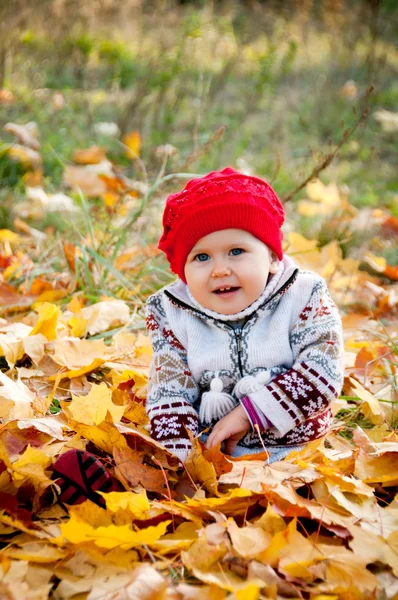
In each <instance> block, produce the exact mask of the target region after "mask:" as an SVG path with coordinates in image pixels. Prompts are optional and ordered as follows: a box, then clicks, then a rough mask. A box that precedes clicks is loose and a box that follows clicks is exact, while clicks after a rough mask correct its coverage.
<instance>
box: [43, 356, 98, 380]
mask: <svg viewBox="0 0 398 600" xmlns="http://www.w3.org/2000/svg"><path fill="white" fill-rule="evenodd" d="M103 363H104V360H102V359H101V358H96V359H95V360H93V362H92V363H91V364H89V365H87V366H86V367H82V368H81V369H72V370H70V371H65V373H62V379H75V378H76V377H80V376H81V375H85V374H86V373H91V371H95V370H96V369H98V367H100V366H101V365H102V364H103ZM57 376H58V375H51V376H50V377H48V381H54V380H55V379H56V378H57Z"/></svg>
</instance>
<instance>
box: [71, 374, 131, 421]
mask: <svg viewBox="0 0 398 600" xmlns="http://www.w3.org/2000/svg"><path fill="white" fill-rule="evenodd" d="M64 408H65V412H66V413H67V414H68V415H70V418H71V419H73V420H74V421H77V422H78V423H81V424H83V425H89V426H91V425H100V424H101V423H102V422H103V421H105V419H106V416H107V413H109V414H110V416H111V419H112V421H113V423H116V422H117V421H120V419H121V418H122V416H123V413H124V406H116V404H113V402H112V391H111V390H110V389H109V388H108V386H107V385H106V383H100V384H99V385H93V386H92V387H91V390H90V392H89V393H88V394H87V396H75V395H74V394H72V402H70V403H69V404H68V405H64Z"/></svg>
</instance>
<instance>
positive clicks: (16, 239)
mask: <svg viewBox="0 0 398 600" xmlns="http://www.w3.org/2000/svg"><path fill="white" fill-rule="evenodd" d="M0 242H9V243H10V244H16V245H17V244H20V243H21V238H20V236H19V235H18V234H17V233H14V231H10V230H9V229H0Z"/></svg>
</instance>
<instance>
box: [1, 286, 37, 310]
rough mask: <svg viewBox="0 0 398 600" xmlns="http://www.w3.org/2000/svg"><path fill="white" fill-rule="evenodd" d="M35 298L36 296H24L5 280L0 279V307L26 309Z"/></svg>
mask: <svg viewBox="0 0 398 600" xmlns="http://www.w3.org/2000/svg"><path fill="white" fill-rule="evenodd" d="M35 300H37V297H36V296H26V295H25V296H24V295H22V294H20V293H19V292H18V291H17V290H16V289H15V288H13V287H12V286H11V285H9V284H8V283H6V282H5V281H0V307H1V309H3V310H5V309H14V310H18V309H26V308H28V307H29V306H31V305H32V304H33V302H35Z"/></svg>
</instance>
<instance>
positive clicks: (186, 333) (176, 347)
mask: <svg viewBox="0 0 398 600" xmlns="http://www.w3.org/2000/svg"><path fill="white" fill-rule="evenodd" d="M146 322H147V329H148V332H149V335H150V338H151V342H152V347H153V353H154V355H153V360H152V365H151V370H150V381H149V385H148V396H147V412H148V416H149V418H150V423H151V435H152V437H153V438H154V439H156V440H158V441H159V442H161V443H163V444H164V445H165V446H166V447H167V448H169V449H170V450H171V451H173V452H174V453H175V454H177V456H179V457H180V458H181V460H183V461H184V460H185V459H186V457H187V454H188V452H189V450H190V446H191V443H190V439H189V435H188V432H187V429H190V430H191V432H192V433H193V434H194V435H197V434H198V433H200V432H201V431H203V430H204V429H206V428H208V427H209V426H210V430H211V428H212V427H213V426H214V424H215V422H216V421H217V420H218V419H217V418H215V419H214V420H213V421H212V422H211V423H208V422H207V423H201V422H200V420H199V412H200V405H201V399H202V396H203V394H204V393H205V392H207V391H208V390H209V388H210V384H211V382H212V380H213V379H214V378H215V377H218V378H220V379H221V380H222V383H223V386H224V389H223V391H224V392H227V393H228V394H229V395H230V396H231V397H232V398H233V404H234V406H238V404H239V402H241V404H242V406H243V407H244V408H245V410H246V413H247V415H248V416H249V419H250V421H251V423H252V425H253V426H254V425H255V424H258V425H259V426H260V427H259V429H260V431H261V437H262V442H261V440H260V439H259V434H258V428H257V427H256V428H254V427H253V428H252V430H251V431H249V432H248V433H247V434H246V435H245V436H244V437H243V438H242V439H241V440H240V442H239V444H238V449H239V451H240V452H242V451H243V452H244V453H250V452H253V451H258V449H259V448H262V447H263V446H265V447H268V448H275V447H282V446H283V447H286V446H295V445H297V444H303V443H305V442H309V441H311V440H313V439H316V438H318V437H321V436H323V435H324V434H325V433H326V432H327V430H328V429H329V427H330V425H331V422H332V413H331V410H330V403H331V401H332V399H333V398H334V397H336V396H337V395H338V394H339V393H340V390H341V386H342V381H343V363H342V355H343V341H342V327H341V319H340V316H339V313H338V310H337V308H336V306H335V304H334V302H333V301H332V299H331V298H330V296H329V293H328V290H327V287H326V284H325V281H324V280H323V279H322V278H321V277H320V276H319V275H317V274H315V273H312V272H310V271H301V270H300V269H299V268H298V267H297V265H296V264H295V263H294V262H293V260H292V259H291V258H289V257H288V256H284V258H283V261H282V262H281V264H280V268H279V270H278V272H277V273H276V274H275V275H273V276H272V278H271V279H270V280H269V282H268V283H267V286H266V287H265V290H264V292H263V294H262V295H261V296H260V297H259V298H258V299H257V300H256V301H255V302H254V303H253V304H251V305H250V306H249V307H247V308H246V309H244V310H243V311H241V312H239V313H236V314H235V315H223V314H220V313H216V312H213V311H211V310H208V309H206V308H204V307H202V306H201V305H199V304H198V303H197V302H196V301H195V300H194V298H193V297H192V296H191V294H190V293H189V289H188V287H187V286H186V284H184V283H183V282H182V281H181V280H177V281H176V282H174V283H171V284H169V285H168V286H166V287H164V288H163V289H161V290H159V291H158V292H157V293H155V294H153V295H152V296H150V297H149V299H148V301H147V321H146ZM236 323H238V326H236ZM259 373H261V374H262V375H261V377H262V376H263V375H265V378H264V379H265V380H267V379H268V382H267V383H266V384H264V385H262V386H261V389H257V391H253V392H251V393H250V394H248V395H247V396H246V397H244V398H241V399H239V398H238V397H236V396H235V397H234V388H235V385H236V384H237V382H239V381H240V380H242V378H244V377H246V376H248V375H257V376H258V374H259ZM230 410H231V408H229V410H228V412H229V411H230ZM218 418H220V415H218Z"/></svg>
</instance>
